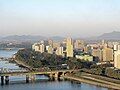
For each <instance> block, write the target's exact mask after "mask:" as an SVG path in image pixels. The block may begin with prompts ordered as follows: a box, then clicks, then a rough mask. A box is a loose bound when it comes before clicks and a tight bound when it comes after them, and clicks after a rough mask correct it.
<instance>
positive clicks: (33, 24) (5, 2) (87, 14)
mask: <svg viewBox="0 0 120 90" xmlns="http://www.w3.org/2000/svg"><path fill="white" fill-rule="evenodd" d="M111 31H120V0H0V35H14V34H16V35H23V34H24V35H31V34H32V35H43V36H57V35H59V36H76V37H88V36H96V35H100V34H102V33H104V32H111Z"/></svg>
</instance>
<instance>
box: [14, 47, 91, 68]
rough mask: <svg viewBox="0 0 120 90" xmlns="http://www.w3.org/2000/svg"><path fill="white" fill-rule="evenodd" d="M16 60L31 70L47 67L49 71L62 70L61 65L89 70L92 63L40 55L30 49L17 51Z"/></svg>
mask: <svg viewBox="0 0 120 90" xmlns="http://www.w3.org/2000/svg"><path fill="white" fill-rule="evenodd" d="M16 60H20V61H23V62H25V63H26V64H28V65H29V66H31V67H33V68H42V67H49V68H51V69H57V70H58V69H63V67H61V66H62V64H66V65H67V69H81V68H90V66H91V65H92V62H88V61H84V60H79V59H76V58H64V57H62V56H58V55H56V54H49V53H46V52H44V53H40V52H35V51H32V50H30V49H23V50H19V51H18V52H17V54H16Z"/></svg>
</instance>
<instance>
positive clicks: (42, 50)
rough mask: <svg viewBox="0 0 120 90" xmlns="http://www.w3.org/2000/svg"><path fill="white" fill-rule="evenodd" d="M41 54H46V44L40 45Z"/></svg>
mask: <svg viewBox="0 0 120 90" xmlns="http://www.w3.org/2000/svg"><path fill="white" fill-rule="evenodd" d="M40 52H41V53H43V52H45V46H44V44H41V45H40Z"/></svg>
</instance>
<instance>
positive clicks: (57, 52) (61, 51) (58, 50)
mask: <svg viewBox="0 0 120 90" xmlns="http://www.w3.org/2000/svg"><path fill="white" fill-rule="evenodd" d="M56 54H57V55H61V56H62V55H63V47H57V50H56Z"/></svg>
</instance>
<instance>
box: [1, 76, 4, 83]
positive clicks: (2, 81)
mask: <svg viewBox="0 0 120 90" xmlns="http://www.w3.org/2000/svg"><path fill="white" fill-rule="evenodd" d="M1 85H4V76H1Z"/></svg>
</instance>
